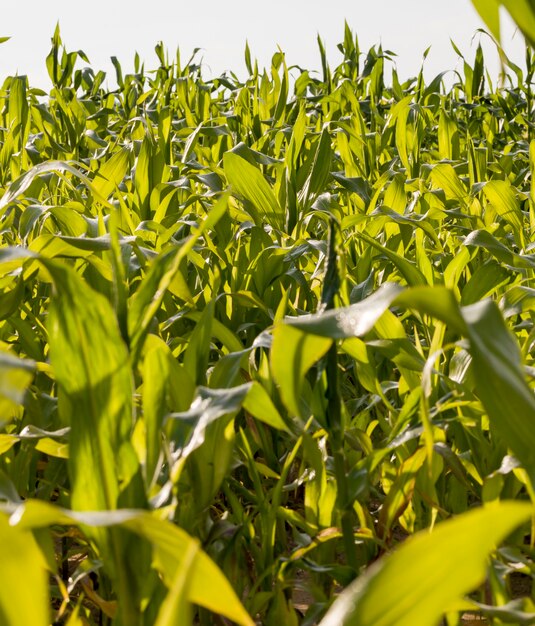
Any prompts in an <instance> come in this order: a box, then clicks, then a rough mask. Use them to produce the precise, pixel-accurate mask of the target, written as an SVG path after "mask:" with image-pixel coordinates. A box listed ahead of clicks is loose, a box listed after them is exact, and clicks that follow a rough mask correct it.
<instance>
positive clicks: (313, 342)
mask: <svg viewBox="0 0 535 626" xmlns="http://www.w3.org/2000/svg"><path fill="white" fill-rule="evenodd" d="M331 343H332V342H331V340H330V339H328V338H326V337H318V336H315V335H312V334H307V333H304V332H302V331H300V330H298V329H297V328H294V327H292V326H289V325H283V324H281V325H279V326H277V327H276V328H275V330H274V331H273V344H272V347H271V371H272V373H273V377H274V379H275V381H276V382H277V384H278V385H279V388H280V393H281V396H282V399H283V401H284V403H285V405H286V407H287V408H288V410H289V411H290V413H291V414H292V415H293V416H296V417H301V418H303V419H307V418H308V417H309V415H308V413H309V409H308V407H307V406H306V403H305V402H304V399H303V397H302V394H301V388H302V385H303V378H304V376H305V374H306V373H307V372H308V370H309V369H310V368H311V367H312V366H313V365H314V363H316V362H317V361H318V360H319V359H321V357H323V356H325V354H326V353H327V350H328V349H329V348H330V346H331Z"/></svg>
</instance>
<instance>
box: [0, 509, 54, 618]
mask: <svg viewBox="0 0 535 626" xmlns="http://www.w3.org/2000/svg"><path fill="white" fill-rule="evenodd" d="M0 550H1V551H2V567H1V569H0V622H1V623H2V624H3V625H4V626H19V625H20V624H32V626H33V625H34V624H35V626H48V624H50V615H49V607H48V588H47V571H46V561H45V558H44V556H43V552H42V551H41V549H40V548H39V546H38V544H37V542H36V540H35V538H34V536H33V535H32V533H31V532H29V531H28V530H23V529H21V528H13V527H12V526H10V524H9V522H8V519H7V518H6V516H5V515H4V514H2V513H0Z"/></svg>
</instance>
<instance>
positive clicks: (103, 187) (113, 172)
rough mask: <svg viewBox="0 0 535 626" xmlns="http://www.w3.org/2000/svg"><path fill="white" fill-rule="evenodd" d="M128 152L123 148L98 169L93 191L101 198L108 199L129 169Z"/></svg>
mask: <svg viewBox="0 0 535 626" xmlns="http://www.w3.org/2000/svg"><path fill="white" fill-rule="evenodd" d="M129 162H130V151H129V150H128V149H127V148H123V149H122V150H119V151H118V152H115V153H114V154H113V156H112V157H111V158H110V159H108V160H107V161H106V162H105V163H104V164H103V165H101V167H100V168H99V170H98V172H97V174H96V176H95V178H94V180H93V189H94V190H96V191H97V193H98V194H99V195H100V196H102V197H103V198H106V199H107V198H109V197H110V196H111V194H112V193H113V192H114V191H115V189H116V188H117V187H118V186H119V183H121V182H122V181H123V179H124V177H125V175H126V173H127V171H128V169H129Z"/></svg>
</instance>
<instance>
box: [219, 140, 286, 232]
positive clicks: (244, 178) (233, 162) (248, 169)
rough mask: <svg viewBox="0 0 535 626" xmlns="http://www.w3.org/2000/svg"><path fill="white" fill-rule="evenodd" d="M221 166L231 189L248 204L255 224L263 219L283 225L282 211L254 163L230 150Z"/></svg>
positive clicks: (271, 223)
mask: <svg viewBox="0 0 535 626" xmlns="http://www.w3.org/2000/svg"><path fill="white" fill-rule="evenodd" d="M223 166H224V168H225V175H226V177H227V180H228V181H229V183H230V184H231V185H232V188H233V190H234V191H235V192H236V193H238V194H239V195H240V196H243V197H244V198H245V199H246V200H247V201H248V202H249V203H250V204H249V205H248V207H249V209H250V210H251V212H252V213H251V217H252V218H253V220H254V222H255V224H257V226H261V225H262V223H263V222H264V221H265V222H267V223H268V224H270V225H271V226H273V227H274V228H277V229H281V228H282V227H283V225H284V211H283V210H282V208H281V206H280V205H279V201H278V200H277V197H276V196H275V194H274V192H273V190H272V189H271V187H270V185H269V183H268V182H267V181H266V179H265V178H264V177H263V176H262V173H261V172H260V170H259V169H257V168H256V167H255V166H254V165H251V164H250V163H249V162H247V161H246V160H245V159H242V157H240V156H238V155H237V154H234V153H232V152H226V153H225V155H224V157H223Z"/></svg>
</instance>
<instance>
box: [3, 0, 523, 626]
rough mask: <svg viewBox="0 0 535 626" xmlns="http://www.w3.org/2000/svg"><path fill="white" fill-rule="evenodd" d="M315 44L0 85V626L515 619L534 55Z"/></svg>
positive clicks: (80, 56) (81, 60) (72, 65)
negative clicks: (291, 60)
mask: <svg viewBox="0 0 535 626" xmlns="http://www.w3.org/2000/svg"><path fill="white" fill-rule="evenodd" d="M475 4H476V5H478V4H481V3H477V2H476V3H475ZM505 4H507V3H505ZM520 4H521V3H519V6H520ZM490 5H492V6H494V5H493V4H492V3H489V4H488V5H486V6H487V8H488V7H489V6H490ZM497 6H498V4H497V3H496V11H497ZM480 10H482V14H483V15H484V12H485V10H486V9H485V5H484V4H481V7H480ZM484 16H485V15H484ZM487 18H489V16H487ZM494 18H495V16H494V14H492V13H491V14H490V18H489V19H490V20H491V21H490V23H489V26H490V27H491V29H493V32H494V33H495V34H498V31H497V30H496V24H495V22H493V21H492V20H493V19H494ZM526 28H527V29H528V30H527V32H526V34H527V36H528V38H529V24H528V25H527V26H526ZM318 45H319V52H320V56H321V67H322V71H321V72H320V73H319V75H318V74H317V73H314V72H311V71H310V72H309V71H306V70H304V69H302V68H299V67H288V66H287V62H286V59H285V56H284V54H283V53H282V52H280V51H279V52H277V53H275V54H274V56H273V59H272V64H271V67H270V68H267V69H265V70H262V69H260V68H259V67H258V64H257V63H255V61H254V59H253V58H252V55H251V52H250V50H249V48H248V47H246V50H245V62H246V66H247V70H248V78H247V79H246V80H245V81H241V80H239V79H238V78H237V77H236V75H235V74H233V73H227V74H224V75H222V76H219V77H217V78H213V79H210V80H205V79H204V78H203V75H202V72H201V67H200V65H199V63H198V62H197V59H196V56H195V55H194V56H193V57H192V58H190V59H188V60H186V61H184V60H183V59H181V57H180V54H179V53H177V54H176V56H175V57H172V58H170V57H169V55H168V53H167V52H166V51H165V50H164V48H163V46H162V45H161V44H159V45H158V46H157V47H156V54H157V57H158V60H159V65H158V67H157V68H156V69H155V70H146V69H145V67H144V65H143V64H142V63H141V61H140V60H139V59H138V58H136V63H135V69H134V72H133V73H132V74H124V73H123V71H122V68H121V65H120V63H119V61H117V60H116V59H114V65H115V69H116V77H115V80H116V83H117V88H116V89H112V90H110V89H109V88H108V87H107V86H106V85H107V82H106V81H107V78H106V76H105V74H104V73H103V72H96V71H95V70H93V69H92V68H91V67H90V66H88V65H87V63H88V60H87V58H86V57H85V55H84V53H83V52H80V51H79V52H69V51H67V50H66V49H65V47H64V46H63V43H62V40H61V36H60V31H59V28H58V29H57V30H56V32H55V33H54V36H53V39H52V49H51V52H50V54H49V56H48V57H47V59H46V65H47V68H48V72H49V75H50V80H51V84H52V89H51V90H50V92H49V93H44V92H42V91H40V90H38V89H34V88H32V86H31V85H30V84H29V82H28V79H27V78H26V77H25V76H14V77H8V78H7V79H6V80H5V81H4V83H3V85H2V86H1V88H0V188H1V191H0V196H1V197H0V238H1V239H0V242H1V245H0V292H1V296H0V406H1V408H2V411H1V414H0V428H1V431H0V546H1V554H2V566H1V568H0V622H1V624H3V625H5V626H19V625H32V626H47V625H49V624H52V623H54V624H66V625H68V626H78V625H88V624H89V625H97V624H114V625H120V626H137V625H139V626H141V625H147V626H148V625H153V624H155V625H156V626H170V625H172V624H173V625H175V624H184V625H188V624H200V625H211V624H221V625H222V624H230V623H236V624H239V625H241V626H250V625H253V624H255V623H256V624H266V625H267V626H270V625H272V624H274V625H279V624H284V625H289V626H294V625H295V626H298V625H299V626H312V625H313V624H320V625H321V626H338V625H348V626H349V625H351V626H404V625H407V626H408V625H412V626H414V625H422V626H426V625H430V626H431V625H436V624H446V625H447V626H454V625H456V624H459V625H460V624H464V623H466V620H467V619H468V617H470V616H472V617H473V618H475V617H477V618H478V619H480V620H482V621H481V622H480V623H487V624H491V623H492V624H503V623H513V624H533V623H535V602H534V598H535V595H534V593H535V591H533V590H532V583H533V578H534V577H535V565H534V557H535V549H534V542H535V532H534V531H535V529H534V522H533V520H534V519H535V518H534V516H533V511H534V509H533V506H534V504H535V429H534V428H533V422H534V420H535V397H534V395H533V386H534V379H535V363H534V358H533V350H534V343H535V325H534V322H535V285H534V283H533V280H534V278H535V252H534V246H535V182H534V180H533V176H532V175H533V171H534V169H535V136H534V128H535V126H534V122H533V109H534V102H533V99H534V94H533V91H532V84H533V76H534V73H535V54H534V53H533V51H532V50H531V48H528V49H527V51H526V69H525V70H522V69H520V68H519V67H517V66H516V65H515V64H514V63H512V62H511V61H509V60H508V59H507V57H506V56H505V53H503V52H502V58H503V59H504V63H505V65H506V66H507V68H508V73H507V74H506V75H504V78H503V83H502V84H499V85H492V84H491V82H490V79H489V77H488V76H487V75H486V70H485V60H484V56H483V52H482V50H481V48H478V50H477V53H476V55H475V61H474V62H473V64H471V63H470V62H469V61H468V60H466V59H464V58H463V59H462V66H463V70H462V71H460V72H457V73H455V74H453V79H452V80H451V82H452V83H453V84H452V86H450V84H449V83H448V86H447V87H446V86H445V80H446V79H445V76H444V75H443V74H440V75H439V76H437V77H436V78H435V79H434V80H432V81H431V82H429V83H426V81H425V80H424V76H423V73H422V72H421V73H420V74H419V75H418V76H416V77H415V78H413V79H409V80H405V79H403V78H402V77H399V76H398V74H397V72H396V69H395V65H394V64H393V61H392V56H391V53H389V52H387V51H384V50H382V49H381V47H373V48H372V49H370V50H369V51H367V52H364V53H363V52H362V51H361V50H360V48H359V42H358V39H357V37H356V36H355V35H354V34H353V32H352V31H351V30H350V28H349V27H348V26H347V25H346V27H345V31H344V37H343V42H342V43H340V45H339V49H340V51H341V53H342V56H343V60H342V62H341V63H340V64H339V65H338V66H337V67H334V68H332V67H331V66H330V65H329V63H328V61H327V58H326V54H325V50H324V46H323V43H322V41H321V39H318ZM459 55H461V52H460V51H459ZM80 66H83V67H82V68H81V69H80ZM386 72H388V76H389V77H390V73H391V78H389V79H388V80H387V79H386V77H385V76H386Z"/></svg>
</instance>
